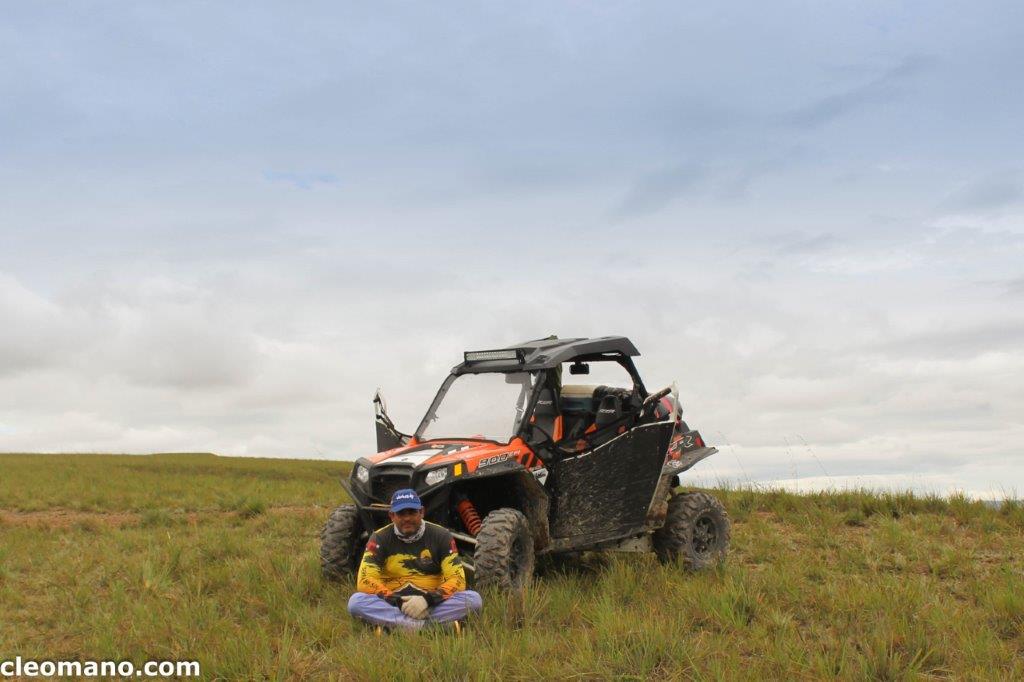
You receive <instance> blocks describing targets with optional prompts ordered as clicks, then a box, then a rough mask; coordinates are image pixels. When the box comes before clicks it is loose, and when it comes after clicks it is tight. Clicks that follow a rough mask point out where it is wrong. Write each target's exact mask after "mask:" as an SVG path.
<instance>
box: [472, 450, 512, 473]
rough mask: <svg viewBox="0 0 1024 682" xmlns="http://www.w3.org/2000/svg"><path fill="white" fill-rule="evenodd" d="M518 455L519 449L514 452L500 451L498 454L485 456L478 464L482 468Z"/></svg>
mask: <svg viewBox="0 0 1024 682" xmlns="http://www.w3.org/2000/svg"><path fill="white" fill-rule="evenodd" d="M517 455H519V451H518V450H514V451H512V452H500V453H498V454H497V455H491V456H490V457H484V458H483V459H482V460H480V462H479V463H478V464H477V465H476V466H477V468H478V469H482V468H483V467H489V466H491V465H492V464H501V463H502V462H505V461H508V460H510V459H512V458H513V457H516V456H517Z"/></svg>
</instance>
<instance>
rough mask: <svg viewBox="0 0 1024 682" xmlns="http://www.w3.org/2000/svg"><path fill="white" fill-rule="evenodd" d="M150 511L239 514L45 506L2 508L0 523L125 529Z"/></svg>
mask: <svg viewBox="0 0 1024 682" xmlns="http://www.w3.org/2000/svg"><path fill="white" fill-rule="evenodd" d="M323 511H324V508H321V507H317V506H300V505H282V506H279V507H267V510H266V513H267V514H274V515H285V516H288V515H296V516H307V515H319V514H321V513H322V512H323ZM151 514H160V515H162V516H164V517H166V518H168V519H171V520H177V521H185V522H187V523H189V524H196V523H201V522H202V521H204V520H213V519H219V518H226V517H232V516H238V512H236V511H230V510H224V509H206V510H201V511H191V512H167V511H158V512H157V511H154V512H126V511H111V512H93V511H79V510H76V509H44V510H41V511H16V510H10V509H0V526H8V527H27V528H48V529H52V528H70V527H72V526H103V527H107V528H123V527H126V526H140V525H143V523H144V521H146V520H147V518H150V515H151Z"/></svg>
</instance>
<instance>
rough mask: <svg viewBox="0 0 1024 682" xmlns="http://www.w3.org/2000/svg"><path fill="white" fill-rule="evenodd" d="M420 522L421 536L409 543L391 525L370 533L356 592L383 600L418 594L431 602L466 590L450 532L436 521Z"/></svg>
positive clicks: (463, 573)
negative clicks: (421, 523)
mask: <svg viewBox="0 0 1024 682" xmlns="http://www.w3.org/2000/svg"><path fill="white" fill-rule="evenodd" d="M423 523H424V524H425V525H426V528H425V529H424V531H423V535H422V537H420V538H419V539H418V540H414V541H413V542H405V541H403V540H401V539H400V538H399V537H398V536H397V535H396V534H395V526H394V524H388V525H387V526H384V527H383V528H379V529H377V530H376V531H374V532H373V535H371V536H370V539H369V540H368V541H367V543H366V551H365V552H364V553H363V560H362V562H361V563H360V564H359V577H358V581H357V584H356V588H357V589H358V590H359V591H360V592H366V593H369V594H375V595H377V596H378V597H382V598H384V599H388V598H389V597H394V596H398V595H414V594H421V595H424V596H426V598H427V601H428V602H429V603H430V604H431V605H434V604H437V603H439V602H440V601H442V600H444V599H447V598H448V597H450V596H452V595H453V594H455V593H456V592H459V591H461V590H464V589H466V573H465V571H464V570H463V568H462V561H461V560H460V559H459V551H458V549H457V548H456V547H455V539H454V538H453V537H452V534H451V533H449V532H448V531H447V530H446V529H445V528H443V527H441V526H438V525H437V524H434V523H430V522H429V521H424V522H423Z"/></svg>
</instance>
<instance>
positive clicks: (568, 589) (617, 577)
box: [0, 455, 1024, 680]
mask: <svg viewBox="0 0 1024 682" xmlns="http://www.w3.org/2000/svg"><path fill="white" fill-rule="evenodd" d="M342 471H343V465H340V464H338V463H331V462H308V461H287V460H253V459H232V458H218V457H213V456H211V455H158V456H150V457H131V456H99V455H96V456H81V457H75V456H21V455H19V456H0V472H2V476H0V509H4V510H7V512H8V513H0V660H3V659H8V658H13V657H14V656H16V655H20V656H22V657H23V658H39V659H42V658H71V659H75V658H78V659H83V658H87V659H106V658H110V659H121V658H128V659H132V660H134V661H136V662H142V661H144V660H147V659H161V660H163V659H198V660H199V661H201V663H202V667H203V671H204V677H206V678H208V679H232V680H235V679H239V680H241V679H244V680H252V679H280V680H287V679H295V680H299V679H322V678H333V679H356V680H376V679H398V680H403V679H410V680H411V679H424V678H436V679H481V680H483V679H494V678H496V677H497V678H506V679H538V678H560V679H569V678H571V679H651V678H653V679H694V680H719V679H751V678H755V679H756V678H760V679H802V680H818V679H834V678H837V679H849V680H863V679H878V680H903V679H978V680H989V679H1022V678H1024V662H1022V661H1024V657H1022V654H1024V632H1022V630H1024V589H1022V585H1024V580H1022V578H1024V558H1022V557H1024V551H1022V550H1024V513H1022V509H1021V507H1020V506H1019V505H1016V504H1011V505H1006V506H1004V507H1003V508H1002V509H999V510H995V509H990V508H988V507H986V506H984V505H982V504H980V503H976V502H972V501H970V500H966V499H963V498H954V499H951V500H944V499H939V498H921V497H914V496H912V495H905V494H890V495H884V494H883V495H876V494H870V493H865V492H851V493H845V492H844V493H827V494H826V493H822V494H814V495H806V496H802V495H794V494H791V493H785V492H778V491H770V492H757V491H750V490H719V491H713V492H714V493H715V494H717V495H719V496H720V497H721V499H722V500H723V502H724V503H725V505H726V508H727V509H728V510H729V512H730V514H731V516H732V517H733V519H734V521H735V525H734V531H733V550H732V552H731V554H730V557H729V561H728V562H727V563H726V565H725V566H723V567H722V568H721V569H719V570H713V571H709V572H706V573H701V574H696V575H692V574H685V573H682V572H680V571H679V570H678V569H676V568H675V567H665V566H660V565H659V564H657V562H655V561H654V560H653V558H652V557H649V556H639V555H621V556H594V555H592V556H590V557H588V558H587V561H585V562H584V563H583V564H582V565H581V566H579V567H578V568H577V569H576V570H574V571H570V572H567V573H556V574H551V575H548V576H545V577H543V578H541V579H539V580H537V581H535V583H534V585H533V586H532V587H531V589H530V590H529V591H528V593H527V594H526V596H525V598H524V599H522V600H520V599H515V598H510V597H507V596H505V595H498V594H485V595H484V597H485V611H484V614H483V616H482V617H481V618H480V619H479V620H478V621H477V622H476V623H475V624H474V625H473V627H472V628H471V629H470V631H469V633H468V634H467V636H466V637H464V638H461V639H456V638H452V637H449V636H444V635H438V634H424V635H404V634H396V635H392V636H389V637H387V638H385V639H383V640H380V639H377V638H375V637H374V636H373V635H372V633H370V632H368V631H367V630H366V629H364V628H361V627H359V626H357V625H356V624H354V623H352V622H351V620H350V619H349V617H348V615H347V614H346V612H345V601H346V599H347V597H348V595H349V593H350V592H351V590H352V585H336V584H327V583H324V582H323V581H321V579H320V576H319V570H318V563H317V557H316V553H317V547H318V539H317V533H318V531H319V528H320V525H321V524H322V522H323V520H324V517H325V516H326V510H327V508H329V507H331V506H333V505H334V504H336V503H338V502H339V501H341V490H340V487H339V486H338V485H337V480H336V479H337V476H338V475H339V474H340V473H341V472H342ZM13 509H18V510H23V511H30V512H31V513H28V514H26V513H18V514H11V513H9V511H10V510H13ZM83 510H84V511H83ZM65 512H67V513H65Z"/></svg>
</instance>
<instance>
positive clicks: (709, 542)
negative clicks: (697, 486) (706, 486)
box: [652, 493, 730, 571]
mask: <svg viewBox="0 0 1024 682" xmlns="http://www.w3.org/2000/svg"><path fill="white" fill-rule="evenodd" d="M729 535H730V523H729V515H728V514H726V513H725V508H724V507H723V506H722V503H721V502H719V501H718V500H717V499H715V498H714V497H712V496H711V495H708V494H707V493H682V494H673V495H672V497H671V498H670V499H669V501H668V514H667V515H666V516H665V525H664V526H662V527H661V528H659V529H658V530H657V531H655V532H654V537H653V538H652V540H653V541H654V552H655V554H657V555H658V560H659V561H660V562H661V563H663V564H666V563H672V562H675V561H680V562H682V564H683V566H684V567H685V568H687V569H689V570H691V571H699V570H701V569H704V568H707V567H709V566H712V565H714V564H717V563H720V562H722V561H724V560H725V554H726V552H727V551H728V549H729Z"/></svg>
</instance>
